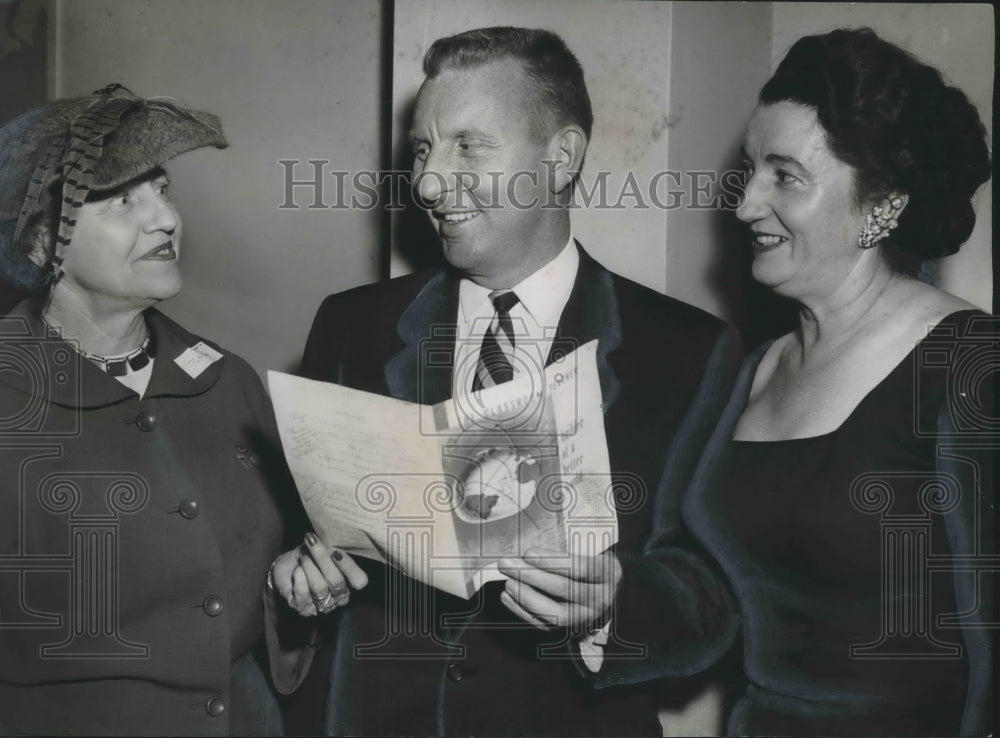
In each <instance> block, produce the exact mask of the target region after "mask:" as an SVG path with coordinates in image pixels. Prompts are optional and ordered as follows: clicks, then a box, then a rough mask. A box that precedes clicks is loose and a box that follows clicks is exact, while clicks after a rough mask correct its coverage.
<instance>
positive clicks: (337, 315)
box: [302, 249, 739, 735]
mask: <svg viewBox="0 0 1000 738" xmlns="http://www.w3.org/2000/svg"><path fill="white" fill-rule="evenodd" d="M457 309H458V279H457V278H456V277H455V276H454V275H451V274H448V273H445V272H440V271H431V272H424V273H420V274H416V275H411V276H408V277H402V278H399V279H394V280H391V281H389V282H387V283H383V284H378V285H370V286H366V287H360V288H357V289H354V290H350V291H348V292H344V293H341V294H337V295H332V296H330V297H328V298H327V299H326V300H325V301H324V303H323V304H322V306H321V307H320V309H319V312H318V314H317V316H316V319H315V322H314V324H313V327H312V331H311V333H310V335H309V340H308V343H307V345H306V349H305V353H304V356H303V361H302V374H303V375H304V376H306V377H310V378H313V379H320V380H324V381H329V382H337V383H340V384H343V385H346V386H349V387H353V388H357V389H362V390H367V391H369V392H375V393H378V394H381V395H387V396H392V397H396V398H399V399H403V400H409V401H413V402H420V403H424V404H430V403H437V402H440V401H442V400H445V399H447V398H448V397H450V395H451V386H452V385H451V381H452V378H451V374H452V366H451V362H452V356H453V354H454V351H453V349H454V342H455V318H456V315H457ZM594 338H597V339H598V341H599V344H598V370H599V374H600V380H601V390H602V394H603V404H604V408H605V416H604V420H605V429H606V435H607V439H608V450H609V455H610V461H611V470H612V473H613V477H614V478H615V481H616V488H615V489H616V505H617V511H618V517H619V542H618V544H617V546H616V548H615V551H616V553H617V556H618V558H619V560H620V562H621V564H622V568H623V578H622V584H621V587H620V590H619V595H618V599H617V605H616V608H615V610H614V614H613V618H612V626H613V628H612V638H611V642H610V643H609V644H608V646H607V648H606V651H605V660H604V663H603V666H602V668H601V670H600V672H599V673H598V674H596V675H593V674H590V673H589V672H588V671H587V670H586V669H584V668H583V667H582V664H581V663H580V662H579V656H578V652H576V653H577V656H576V657H575V658H574V657H573V654H574V652H575V646H574V641H573V639H572V638H570V637H569V635H568V634H567V633H564V632H557V633H543V632H541V631H539V630H536V629H534V628H532V627H531V626H528V625H526V624H524V623H522V622H521V621H520V620H518V619H517V618H515V617H514V616H513V615H511V614H510V613H509V612H508V611H507V610H506V608H504V607H503V606H502V605H501V604H500V603H499V592H500V589H501V588H502V583H492V584H488V585H486V586H485V587H484V588H483V589H482V590H481V591H480V592H479V593H478V595H477V596H476V597H474V598H473V599H472V600H471V601H464V600H460V599H457V598H454V597H451V596H450V595H446V594H443V593H441V592H439V591H437V590H432V589H430V588H427V587H425V586H424V585H421V584H419V583H417V582H416V581H414V580H411V579H408V578H406V577H403V576H402V575H400V574H399V573H397V572H395V571H394V570H392V569H388V568H386V567H383V566H379V565H374V564H372V562H368V561H362V562H361V563H362V565H364V566H365V567H366V570H367V571H368V573H369V575H370V577H371V583H370V584H369V586H368V587H367V588H366V589H365V590H362V591H361V592H358V593H355V594H353V595H352V599H351V602H350V604H349V605H348V606H347V607H345V608H343V609H342V610H341V611H338V612H337V613H336V614H335V615H332V616H330V621H331V623H330V630H331V631H332V634H333V637H334V644H335V645H334V648H335V652H334V654H333V657H332V658H333V666H332V673H331V688H330V693H329V701H328V705H327V724H326V728H327V730H328V731H329V732H331V733H333V734H351V735H361V734H385V735H392V734H432V735H433V734H437V735H455V734H476V735H524V734H531V735H560V734H562V735H623V734H629V735H631V734H646V733H648V734H657V735H658V734H659V731H660V728H659V724H658V722H657V719H656V710H655V705H654V704H653V702H652V699H651V697H650V695H649V694H648V693H647V692H646V691H645V689H644V688H643V687H641V686H637V685H639V683H641V682H644V681H648V680H651V679H655V678H657V677H682V676H686V675H689V674H693V673H696V672H698V671H699V670H701V669H704V668H705V667H706V666H708V665H709V664H710V663H711V662H713V661H714V660H715V659H716V658H717V657H718V656H719V655H720V654H721V653H722V652H723V651H724V650H725V649H726V648H727V647H728V646H729V644H730V643H731V641H732V639H733V637H734V634H735V631H736V625H737V624H736V619H737V616H736V614H735V611H734V608H733V605H732V601H731V599H730V597H729V594H728V591H727V589H726V588H725V586H724V585H723V584H722V583H721V578H720V577H719V575H718V574H717V573H716V570H715V569H714V568H713V567H712V566H710V565H709V564H707V563H706V562H705V561H704V560H703V559H702V558H700V557H699V556H698V555H696V554H695V553H694V552H695V551H697V545H696V544H694V543H693V541H692V540H691V539H690V538H689V536H688V534H687V532H686V531H685V530H684V529H683V526H682V523H681V520H680V502H681V497H682V494H683V491H684V489H685V486H686V484H687V481H688V478H689V476H690V474H691V472H692V469H693V466H694V464H695V461H696V459H697V456H698V452H699V450H700V448H701V446H702V444H703V442H704V440H705V438H706V437H707V434H708V433H709V431H710V429H711V428H712V427H713V425H714V423H715V421H716V419H717V417H718V414H719V412H720V411H721V408H722V406H723V404H724V402H725V400H726V399H727V397H728V393H729V389H730V387H731V383H732V380H733V378H734V376H735V372H736V368H737V366H738V362H739V347H738V340H737V339H736V337H735V334H734V332H733V331H732V330H731V329H729V328H728V327H727V326H726V325H725V324H724V323H723V322H722V321H720V320H718V319H716V318H714V317H712V316H710V315H708V314H707V313H704V312H702V311H701V310H698V309H697V308H694V307H692V306H690V305H686V304H684V303H681V302H678V301H676V300H673V299H670V298H667V297H664V296H662V295H660V294H658V293H655V292H653V291H652V290H648V289H646V288H644V287H641V286H639V285H637V284H635V283H632V282H629V281H628V280H626V279H623V278H622V277H619V276H617V275H614V274H612V273H611V272H609V271H608V270H606V269H605V268H604V267H602V266H600V265H599V264H598V263H597V262H595V261H594V260H593V259H591V258H590V257H589V256H588V255H587V254H585V253H583V252H582V249H581V262H580V267H579V271H578V274H577V278H576V282H575V284H574V287H573V290H572V293H571V295H570V298H569V301H568V303H567V305H566V308H565V310H564V311H563V315H562V318H561V320H560V325H559V330H558V335H557V338H556V339H555V340H554V342H553V347H552V351H551V352H550V357H549V360H550V361H551V360H552V355H553V354H556V353H557V352H559V351H561V350H562V351H564V350H566V349H572V348H573V346H575V345H582V344H583V343H585V342H587V341H589V340H591V339H594Z"/></svg>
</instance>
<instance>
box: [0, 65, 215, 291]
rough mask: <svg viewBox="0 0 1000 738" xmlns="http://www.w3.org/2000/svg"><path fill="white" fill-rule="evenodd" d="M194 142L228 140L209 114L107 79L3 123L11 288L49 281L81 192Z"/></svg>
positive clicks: (2, 230)
mask: <svg viewBox="0 0 1000 738" xmlns="http://www.w3.org/2000/svg"><path fill="white" fill-rule="evenodd" d="M203 146H214V147H216V148H220V149H221V148H225V147H226V146H228V143H227V141H226V138H225V135H224V134H223V132H222V125H221V123H220V122H219V119H218V118H217V117H216V116H214V115H212V114H211V113H203V112H200V111H197V110H190V109H188V108H185V107H183V106H181V105H178V104H177V103H175V102H173V101H170V100H166V99H162V98H154V99H148V100H147V99H143V98H140V97H136V96H135V95H134V94H132V93H131V92H130V91H129V90H127V89H126V88H124V87H122V86H121V85H117V84H114V85H108V86H107V87H105V88H104V89H103V90H99V91H97V92H95V93H94V94H92V95H88V96H86V97H76V98H67V99H63V100H55V101H53V102H50V103H46V104H45V105H42V106H40V107H37V108H35V109H33V110H29V111H28V112H26V113H24V114H22V115H20V116H18V117H17V118H15V119H14V120H12V121H10V122H9V123H7V124H6V125H5V126H4V127H3V128H0V276H2V277H3V279H4V280H6V281H7V282H8V283H9V284H10V285H11V286H13V287H15V288H17V289H19V290H27V291H34V290H39V289H42V288H44V287H46V286H48V285H50V284H52V283H54V282H55V281H57V280H58V278H59V275H60V273H61V270H60V265H61V263H62V259H63V252H64V250H65V249H66V247H67V246H68V245H69V243H70V240H71V238H72V235H73V226H75V225H76V218H77V215H78V214H79V211H80V207H81V206H82V205H83V203H84V202H85V201H86V199H87V195H88V194H89V193H90V192H101V191H107V190H114V189H116V188H118V187H120V186H122V185H124V184H126V183H128V182H130V181H132V180H134V179H136V178H138V177H141V176H142V175H144V174H146V173H147V172H149V171H151V170H153V169H155V168H156V167H158V166H160V165H161V164H163V163H164V162H166V161H167V160H169V159H172V158H173V157H175V156H178V155H179V154H183V153H184V152H186V151H191V150H192V149H198V148H201V147H203Z"/></svg>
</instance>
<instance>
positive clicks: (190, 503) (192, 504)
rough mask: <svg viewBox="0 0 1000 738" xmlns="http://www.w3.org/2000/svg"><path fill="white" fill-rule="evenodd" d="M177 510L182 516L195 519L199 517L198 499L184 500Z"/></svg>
mask: <svg viewBox="0 0 1000 738" xmlns="http://www.w3.org/2000/svg"><path fill="white" fill-rule="evenodd" d="M177 510H178V511H179V512H180V514H181V517H184V518H187V519H188V520H194V519H195V518H196V517H198V500H182V501H181V504H180V505H178V506H177Z"/></svg>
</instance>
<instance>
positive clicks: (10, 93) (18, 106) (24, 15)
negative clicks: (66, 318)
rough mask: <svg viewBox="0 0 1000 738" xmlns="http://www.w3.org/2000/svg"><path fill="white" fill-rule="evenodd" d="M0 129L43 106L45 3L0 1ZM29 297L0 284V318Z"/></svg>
mask: <svg viewBox="0 0 1000 738" xmlns="http://www.w3.org/2000/svg"><path fill="white" fill-rule="evenodd" d="M0 23H2V24H0V125H3V124H5V123H7V122H8V121H10V120H11V119H13V118H15V117H17V116H18V115H20V114H21V113H23V112H25V111H26V110H30V109H31V108H34V107H36V106H38V105H41V104H42V103H43V102H45V93H46V77H47V72H48V66H47V63H48V51H47V41H46V39H47V35H48V14H47V12H46V3H45V0H0ZM26 297H28V293H26V292H21V291H19V290H15V289H14V288H12V287H10V286H8V285H7V284H5V283H3V282H2V281H0V315H6V314H7V313H8V312H9V311H10V309H11V308H12V307H14V306H15V305H16V304H17V303H19V302H20V301H21V300H23V299H25V298H26Z"/></svg>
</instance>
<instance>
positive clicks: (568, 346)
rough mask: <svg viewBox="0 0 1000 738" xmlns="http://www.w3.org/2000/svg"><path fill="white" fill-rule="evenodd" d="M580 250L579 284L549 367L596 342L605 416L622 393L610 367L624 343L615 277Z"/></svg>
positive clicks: (561, 320) (564, 312)
mask: <svg viewBox="0 0 1000 738" xmlns="http://www.w3.org/2000/svg"><path fill="white" fill-rule="evenodd" d="M577 247H578V248H579V249H580V266H579V268H578V270H577V275H576V282H575V283H574V285H573V291H572V292H571V293H570V296H569V301H568V302H567V303H566V307H565V308H564V309H563V314H562V318H561V319H560V320H559V329H558V331H557V334H556V339H555V340H553V342H552V348H551V349H550V350H549V358H548V361H547V362H546V365H548V364H551V363H552V362H553V361H555V360H556V359H558V358H559V357H560V356H561V355H565V354H567V353H568V352H570V351H573V350H574V349H576V348H577V347H579V346H582V345H583V344H585V343H587V342H588V341H592V340H593V339H595V338H596V339H597V373H598V377H599V378H600V382H601V397H602V398H603V406H604V412H607V411H608V409H609V408H610V407H611V406H612V405H614V403H615V400H617V399H618V393H619V392H620V391H621V382H620V381H619V380H618V375H617V374H616V373H615V370H614V367H613V366H612V363H611V359H612V355H613V354H614V352H615V351H616V350H617V349H618V347H619V346H620V345H621V343H622V322H621V313H620V311H619V309H618V298H617V295H616V294H615V283H614V277H613V275H612V274H611V272H609V271H608V270H607V269H605V268H604V267H602V266H601V265H600V264H598V263H597V262H596V261H594V260H593V259H592V258H591V257H590V255H589V254H588V253H587V252H586V251H584V250H583V247H582V246H580V244H579V243H577Z"/></svg>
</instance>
